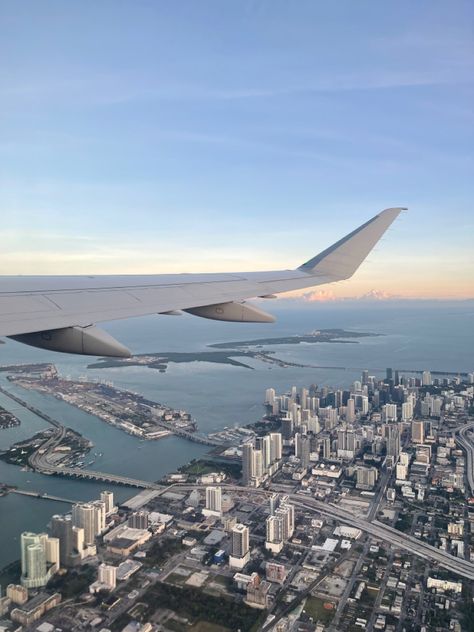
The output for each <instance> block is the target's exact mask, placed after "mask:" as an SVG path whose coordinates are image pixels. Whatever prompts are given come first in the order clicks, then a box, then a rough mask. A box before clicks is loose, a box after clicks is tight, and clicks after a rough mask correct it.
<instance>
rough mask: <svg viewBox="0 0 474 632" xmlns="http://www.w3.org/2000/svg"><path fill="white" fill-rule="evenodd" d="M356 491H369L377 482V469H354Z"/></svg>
mask: <svg viewBox="0 0 474 632" xmlns="http://www.w3.org/2000/svg"><path fill="white" fill-rule="evenodd" d="M356 476H357V483H356V487H357V489H365V490H370V489H373V488H374V487H375V483H376V482H377V469H376V468H375V467H358V468H357V469H356Z"/></svg>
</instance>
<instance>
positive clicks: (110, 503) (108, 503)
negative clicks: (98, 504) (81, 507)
mask: <svg viewBox="0 0 474 632" xmlns="http://www.w3.org/2000/svg"><path fill="white" fill-rule="evenodd" d="M100 500H101V501H102V502H103V503H105V515H106V516H109V515H110V514H111V513H114V511H115V510H116V507H115V506H114V494H113V492H108V491H104V492H100Z"/></svg>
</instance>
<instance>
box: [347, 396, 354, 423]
mask: <svg viewBox="0 0 474 632" xmlns="http://www.w3.org/2000/svg"><path fill="white" fill-rule="evenodd" d="M346 421H347V423H348V424H352V423H354V421H355V401H354V400H353V399H352V398H351V399H348V400H347V405H346Z"/></svg>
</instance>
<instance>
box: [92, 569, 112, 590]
mask: <svg viewBox="0 0 474 632" xmlns="http://www.w3.org/2000/svg"><path fill="white" fill-rule="evenodd" d="M116 585H117V567H116V566H111V565H110V564H104V563H102V564H100V565H99V567H98V569H97V581H95V582H94V583H93V584H91V585H90V586H89V592H91V593H96V592H99V591H102V590H108V591H111V590H114V589H115V587H116Z"/></svg>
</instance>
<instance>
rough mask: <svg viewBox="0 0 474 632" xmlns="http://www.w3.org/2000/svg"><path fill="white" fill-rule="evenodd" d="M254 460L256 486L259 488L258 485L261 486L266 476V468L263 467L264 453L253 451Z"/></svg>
mask: <svg viewBox="0 0 474 632" xmlns="http://www.w3.org/2000/svg"><path fill="white" fill-rule="evenodd" d="M253 460H254V478H255V485H256V486H257V487H258V485H259V484H260V482H261V480H262V478H263V474H264V471H265V470H264V467H263V452H262V450H254V451H253Z"/></svg>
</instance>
